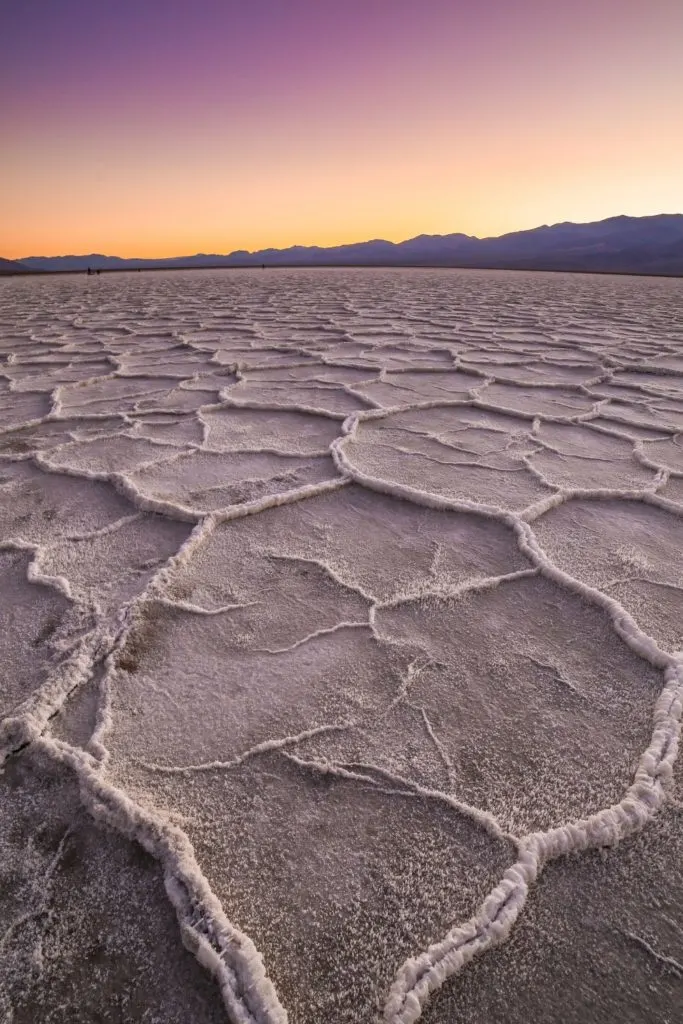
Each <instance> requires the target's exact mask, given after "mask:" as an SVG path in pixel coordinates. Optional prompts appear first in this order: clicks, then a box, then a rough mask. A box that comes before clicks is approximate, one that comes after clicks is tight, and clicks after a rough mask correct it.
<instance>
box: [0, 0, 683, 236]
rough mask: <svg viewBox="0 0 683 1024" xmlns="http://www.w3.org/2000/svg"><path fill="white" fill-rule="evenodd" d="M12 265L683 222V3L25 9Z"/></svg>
mask: <svg viewBox="0 0 683 1024" xmlns="http://www.w3.org/2000/svg"><path fill="white" fill-rule="evenodd" d="M0 40H1V41H0V83H1V84H2V94H3V96H4V99H5V103H3V105H2V112H0V130H1V131H2V138H3V140H4V142H5V148H6V151H7V155H6V159H5V160H4V161H3V163H4V167H3V170H2V172H1V177H2V184H3V188H2V194H3V197H4V198H2V199H0V217H1V221H0V222H1V223H3V225H5V227H4V230H3V236H4V237H3V238H1V239H0V252H1V253H2V254H3V255H14V256H19V255H28V254H29V252H36V251H37V250H40V251H41V253H46V254H48V253H50V252H58V251H65V250H67V249H74V248H81V249H82V248H83V247H85V248H86V249H109V250H111V251H113V249H112V247H116V248H117V251H120V250H121V247H122V246H123V247H124V248H125V250H126V251H125V253H124V254H125V255H132V254H136V253H139V254H141V255H145V254H158V255H163V254H164V253H167V252H170V251H178V249H177V248H176V247H177V246H180V250H181V251H191V250H196V249H218V250H220V251H227V250H230V249H232V248H237V247H247V248H253V247H257V246H259V245H261V244H267V243H269V242H272V243H273V244H275V245H284V244H290V243H292V242H310V243H314V242H318V243H320V244H330V243H333V242H336V241H339V242H341V241H349V240H352V239H356V238H362V237H372V236H377V235H384V236H388V237H391V238H399V237H405V236H406V234H411V233H413V234H414V233H418V232H419V231H422V230H424V231H443V232H446V231H453V230H460V229H461V230H465V231H470V232H472V233H477V234H493V233H499V232H500V231H505V230H513V229H515V228H520V227H525V226H532V225H533V224H534V223H537V222H542V221H551V220H553V219H555V220H557V219H565V218H567V219H584V218H585V219H589V218H595V217H598V216H608V215H610V214H613V213H617V212H627V213H636V214H637V213H647V212H656V211H663V210H667V211H668V212H673V211H674V210H681V209H683V58H682V56H681V55H682V54H683V3H681V0H650V2H646V0H642V2H641V0H592V2H589V0H575V2H573V3H558V2H553V0H545V2H541V0H479V2H475V0H344V2H340V0H279V2H275V0H260V2H259V0H223V2H219V0H197V2H194V3H191V2H184V0H183V2H181V0H138V2H133V0H118V2H111V0H91V2H88V3H86V2H85V0H59V2H57V0H22V2H21V3H13V4H9V3H8V4H5V5H3V6H2V11H1V12H0Z"/></svg>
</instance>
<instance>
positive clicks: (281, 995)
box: [0, 271, 683, 1024]
mask: <svg viewBox="0 0 683 1024" xmlns="http://www.w3.org/2000/svg"><path fill="white" fill-rule="evenodd" d="M0 289H1V292H0V294H1V296H2V303H1V304H0V309H2V313H0V360H1V361H0V407H1V414H0V573H1V574H2V584H3V585H2V591H1V593H0V608H1V609H2V623H3V628H2V631H0V646H1V647H2V651H1V654H2V661H1V664H2V685H1V687H0V713H1V714H2V715H3V716H4V717H3V719H2V722H1V724H0V748H1V752H2V759H3V761H4V763H5V770H4V774H3V777H2V778H0V788H1V789H2V800H3V811H4V814H3V817H2V822H1V823H0V879H1V881H2V884H1V885H0V954H1V956H0V964H1V966H0V1020H3V1021H6V1022H7V1024H10V1022H12V1024H17V1022H20V1021H21V1022H23V1021H33V1020H44V1021H49V1022H51V1024H57V1022H64V1024H66V1022H67V1021H69V1022H72V1021H83V1022H85V1021H91V1020H95V1019H98V1020H111V1021H114V1020H116V1021H131V1022H132V1021H159V1022H162V1021H163V1022H164V1024H166V1022H168V1024H171V1022H178V1024H180V1022H181V1021H182V1022H184V1024H185V1022H188V1021H192V1022H193V1024H213V1022H217V1021H219V1020H226V1019H227V1020H231V1021H233V1022H238V1024H284V1022H285V1021H287V1020H289V1022H290V1024H319V1022H320V1021H325V1022H329V1024H366V1022H369V1024H371V1022H376V1024H378V1022H380V1021H384V1022H385V1024H410V1022H412V1021H415V1020H417V1019H418V1017H422V1019H424V1020H426V1021H429V1022H430V1024H444V1022H447V1024H455V1022H456V1021H463V1022H464V1021H468V1022H469V1021H471V1022H475V1021H477V1022H478V1021H483V1020H493V1019H498V1020H506V1021H510V1022H513V1024H517V1022H520V1024H521V1022H522V1021H526V1020H529V1019H543V1020H546V1021H553V1022H558V1024H559V1022H560V1021H563V1022H564V1021H577V1022H578V1021H583V1020H587V1019H591V1020H600V1021H604V1022H608V1024H616V1022H617V1021H619V1022H621V1021H633V1022H635V1021H646V1022H652V1024H654V1022H655V1021H657V1022H660V1021H670V1022H673V1021H674V1020H676V1019H678V1017H679V1015H680V1006H681V1002H682V1001H683V919H682V917H681V912H680V904H681V896H682V895H683V894H682V893H681V886H680V871H679V862H680V857H681V853H682V852H683V817H682V812H681V803H680V794H681V781H682V780H681V775H680V766H679V765H676V764H675V760H676V752H677V745H678V736H679V722H680V716H681V699H682V696H683V627H682V626H681V622H682V621H683V618H682V616H683V596H682V595H683V574H682V563H681V553H680V552H681V546H682V544H681V542H682V540H683V454H682V453H683V442H682V441H681V436H683V435H681V434H680V433H679V431H681V430H683V383H682V382H683V376H682V374H683V329H682V328H681V322H682V315H683V285H681V283H680V282H676V281H654V280H650V281H646V280H642V281H638V280H635V279H632V280H627V279H617V278H609V277H605V278H597V279H591V278H581V277H563V276H561V275H515V274H487V273H477V272H470V273H468V272H455V271H453V272H452V271H438V272H419V273H418V272H412V271H367V272H365V271H364V272H357V271H316V272H307V271H279V272H278V273H277V274H261V273H230V272H220V273H209V272H207V273H202V274H172V275H171V274H169V275H164V274H158V275H157V274H155V275H125V274H122V275H112V276H105V277H104V278H100V279H97V280H94V281H93V280H88V279H83V278H80V277H79V278H77V277H65V278H53V279H49V278H48V279H44V280H40V279H38V280H19V279H17V280H9V281H4V282H1V283H0ZM676 773H678V774H676ZM183 944H184V946H185V947H186V950H183ZM493 947H498V948H497V949H495V950H494V949H493ZM487 950H488V951H489V952H487ZM188 951H189V952H188ZM192 953H193V954H194V957H193V956H192V955H191V954H192ZM479 954H485V955H482V956H480V955H479ZM470 961H474V962H473V963H471V964H470ZM468 964H469V966H467V967H466V965H468ZM464 968H466V969H464ZM210 975H213V976H214V978H215V979H216V981H217V982H218V984H217V985H216V984H214V983H213V982H212V980H211V977H210Z"/></svg>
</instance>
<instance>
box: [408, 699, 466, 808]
mask: <svg viewBox="0 0 683 1024" xmlns="http://www.w3.org/2000/svg"><path fill="white" fill-rule="evenodd" d="M408 705H409V707H413V708H414V709H415V710H416V711H419V712H420V714H421V716H422V721H423V723H424V727H425V730H426V732H427V735H428V736H429V738H430V740H431V741H432V743H433V744H434V746H435V747H436V750H437V753H438V754H439V757H440V758H441V760H442V761H443V764H444V767H445V769H446V775H447V778H448V785H449V787H450V790H451V792H453V790H454V789H455V785H456V779H455V768H454V766H453V762H452V760H451V756H450V754H449V753H448V750H447V749H446V747H445V745H444V744H443V743H442V742H441V740H440V739H439V737H438V736H437V735H436V733H435V732H434V727H433V726H432V723H431V722H430V720H429V716H428V715H427V712H426V711H425V709H424V707H423V706H422V705H417V704H411V703H410V702H409V701H408Z"/></svg>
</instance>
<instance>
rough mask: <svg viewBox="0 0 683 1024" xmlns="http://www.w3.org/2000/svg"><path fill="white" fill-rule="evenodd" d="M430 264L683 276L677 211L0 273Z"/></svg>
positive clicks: (48, 262) (8, 268) (35, 264)
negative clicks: (480, 233) (481, 234)
mask: <svg viewBox="0 0 683 1024" xmlns="http://www.w3.org/2000/svg"><path fill="white" fill-rule="evenodd" d="M262 264H265V265H266V266H269V267H274V266H290V267H294V266H306V267H307V266H436V267H478V268H482V269H501V270H502V269H507V270H566V271H582V272H594V273H625V274H665V275H672V276H678V275H680V276H683V214H680V213H674V214H659V215H657V216H653V217H624V216H622V217H609V218H608V219H607V220H601V221H596V222H594V223H590V224H573V223H571V222H565V223H563V224H553V225H550V226H549V225H545V224H544V225H543V226H542V227H539V228H532V229H531V230H529V231H513V232H512V233H510V234H507V235H501V236H500V237H498V238H475V237H474V236H472V235H463V234H452V235H418V236H417V238H410V239H408V240H407V241H405V242H387V241H385V240H383V239H373V240H372V241H369V242H355V243H353V244H351V245H336V246H331V247H329V248H321V247H320V246H316V245H311V246H304V245H294V246H291V247H290V248H288V249H261V250H259V251H258V252H247V251H246V250H238V251H236V252H231V253H229V254H227V255H219V254H206V253H198V254H196V255H194V256H175V257H172V258H168V259H123V258H122V257H120V256H102V255H101V254H99V253H90V254H89V255H87V256H29V257H27V258H26V259H22V260H21V261H20V262H15V261H11V260H2V261H0V273H25V272H27V270H28V271H53V272H54V271H79V270H80V271H84V270H86V269H87V268H88V267H91V268H92V269H94V270H95V269H100V270H138V269H140V270H142V269H160V268H168V269H171V268H176V269H179V268H183V267H186V268H192V267H250V266H261V265H262Z"/></svg>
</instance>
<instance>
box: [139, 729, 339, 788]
mask: <svg viewBox="0 0 683 1024" xmlns="http://www.w3.org/2000/svg"><path fill="white" fill-rule="evenodd" d="M353 728H354V726H353V725H352V724H351V723H349V722H343V723H340V724H338V725H319V726H316V727H315V728H313V729H306V730H305V731H304V732H300V733H297V734H296V735H294V736H283V737H280V738H279V739H273V740H263V742H261V743H257V744H256V745H255V746H253V747H250V748H249V750H245V752H244V753H243V754H239V755H238V757H234V758H233V759H232V760H231V761H206V762H203V763H202V764H186V765H164V764H154V763H152V762H149V761H143V760H141V759H140V758H134V759H133V760H134V762H135V764H138V765H140V767H141V768H145V769H146V770H147V771H150V772H162V773H164V774H166V775H185V774H189V773H190V772H213V771H224V770H226V769H231V768H238V767H239V766H240V765H241V764H244V762H245V761H249V760H250V759H251V758H253V757H257V756H258V755H259V754H267V753H270V752H271V751H274V750H283V749H284V748H286V747H293V746H296V745H297V744H298V743H303V742H304V740H310V739H312V738H313V737H315V736H323V735H327V734H329V733H335V732H346V731H348V730H349V729H353Z"/></svg>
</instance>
